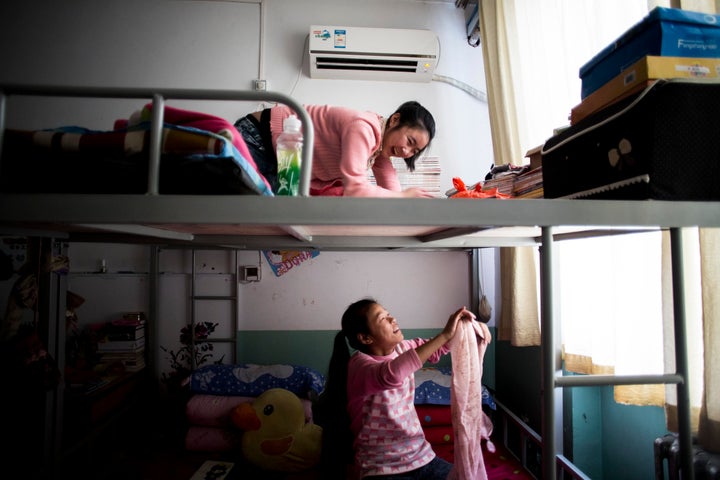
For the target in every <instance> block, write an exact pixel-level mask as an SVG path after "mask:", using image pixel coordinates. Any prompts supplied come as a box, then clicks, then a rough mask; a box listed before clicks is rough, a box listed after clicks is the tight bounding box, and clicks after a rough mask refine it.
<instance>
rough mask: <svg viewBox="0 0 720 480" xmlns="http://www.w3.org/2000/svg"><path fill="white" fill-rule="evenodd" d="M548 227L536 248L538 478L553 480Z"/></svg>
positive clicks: (552, 347)
mask: <svg viewBox="0 0 720 480" xmlns="http://www.w3.org/2000/svg"><path fill="white" fill-rule="evenodd" d="M552 250H553V236H552V227H542V244H541V247H540V295H541V316H540V334H541V355H542V402H543V403H542V412H543V416H542V434H541V437H542V472H543V476H542V478H543V479H545V480H555V479H556V478H557V469H556V465H555V453H556V452H555V435H556V428H555V370H556V362H555V358H556V357H555V322H554V317H553V301H554V297H553V288H554V285H553V255H552V253H553V252H552Z"/></svg>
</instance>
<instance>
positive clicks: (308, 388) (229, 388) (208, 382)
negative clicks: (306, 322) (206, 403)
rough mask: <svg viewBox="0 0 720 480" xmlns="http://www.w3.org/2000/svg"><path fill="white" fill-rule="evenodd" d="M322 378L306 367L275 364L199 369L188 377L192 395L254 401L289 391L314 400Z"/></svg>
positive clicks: (323, 378)
mask: <svg viewBox="0 0 720 480" xmlns="http://www.w3.org/2000/svg"><path fill="white" fill-rule="evenodd" d="M324 385H325V377H324V376H323V375H322V374H321V373H320V372H318V371H317V370H314V369H312V368H310V367H304V366H301V365H289V364H275V365H258V364H252V363H243V364H236V365H203V366H201V367H200V368H198V369H197V370H195V371H194V372H193V374H192V375H191V377H190V389H191V390H192V391H193V392H194V393H206V394H211V395H242V396H246V397H258V396H260V395H261V394H262V393H263V392H265V391H266V390H269V389H271V388H284V389H286V390H290V391H291V392H293V393H294V394H296V395H297V396H298V397H300V398H308V399H311V398H314V397H315V396H316V395H318V394H320V392H321V391H322V389H323V387H324Z"/></svg>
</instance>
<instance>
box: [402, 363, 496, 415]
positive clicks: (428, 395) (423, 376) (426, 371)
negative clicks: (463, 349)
mask: <svg viewBox="0 0 720 480" xmlns="http://www.w3.org/2000/svg"><path fill="white" fill-rule="evenodd" d="M451 385H452V367H426V368H421V369H420V370H418V371H417V372H415V405H423V404H431V405H450V387H451ZM482 403H483V405H487V406H488V407H490V408H491V409H493V410H495V409H496V408H497V406H496V405H495V401H494V400H493V398H492V395H491V394H490V391H489V390H488V389H487V387H485V385H483V386H482Z"/></svg>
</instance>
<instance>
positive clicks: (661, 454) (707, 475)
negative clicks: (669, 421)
mask: <svg viewBox="0 0 720 480" xmlns="http://www.w3.org/2000/svg"><path fill="white" fill-rule="evenodd" d="M693 443H694V442H693ZM654 452H655V480H665V479H667V480H680V444H679V442H678V439H677V435H676V434H674V433H669V434H667V435H663V436H662V437H658V438H656V439H655V444H654ZM666 466H667V476H666V474H665V473H666V469H665V467H666ZM693 467H694V468H693V469H694V470H695V479H696V480H720V454H713V453H709V452H706V451H705V450H703V449H702V448H701V447H699V446H697V445H693Z"/></svg>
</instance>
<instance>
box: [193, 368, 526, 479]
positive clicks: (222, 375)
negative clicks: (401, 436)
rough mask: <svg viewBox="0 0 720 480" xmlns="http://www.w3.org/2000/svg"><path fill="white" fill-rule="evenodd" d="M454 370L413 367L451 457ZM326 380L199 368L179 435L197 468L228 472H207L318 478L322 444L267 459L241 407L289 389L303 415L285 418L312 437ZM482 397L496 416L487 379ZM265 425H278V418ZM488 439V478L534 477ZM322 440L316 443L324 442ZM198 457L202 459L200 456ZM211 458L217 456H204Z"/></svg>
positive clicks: (420, 409) (427, 423)
mask: <svg viewBox="0 0 720 480" xmlns="http://www.w3.org/2000/svg"><path fill="white" fill-rule="evenodd" d="M451 374H452V372H451V369H450V367H432V368H423V369H421V370H419V371H418V372H416V375H415V381H416V389H415V409H416V411H417V413H418V418H419V419H420V422H421V425H422V428H423V431H424V433H425V437H426V438H427V440H428V442H429V443H430V444H431V446H432V448H433V450H434V451H435V453H436V454H437V455H438V456H439V457H441V458H444V459H445V460H448V461H449V462H453V461H454V441H453V440H454V438H453V436H454V435H453V428H452V421H451V412H450V408H451V407H450V380H451ZM323 382H324V377H323V375H322V374H320V373H319V372H317V371H315V370H314V369H312V368H309V367H304V366H299V365H285V364H278V365H255V364H239V365H208V366H203V367H201V368H199V369H198V370H197V371H196V372H194V373H193V375H192V376H191V378H190V381H189V383H188V388H189V396H188V398H187V403H186V405H185V411H184V418H183V421H184V422H185V431H184V435H183V441H182V443H183V448H184V451H185V452H186V453H187V455H188V458H192V459H194V462H195V464H196V465H197V467H198V470H197V473H198V475H202V474H203V472H208V471H210V470H209V469H211V468H212V467H213V466H215V467H216V472H215V473H216V474H218V475H225V476H224V477H222V476H220V477H207V478H227V479H232V478H263V479H265V478H268V479H277V480H285V479H287V480H291V479H297V480H305V479H307V480H310V479H315V478H320V477H319V473H318V471H319V469H318V466H317V464H316V462H317V460H318V458H319V457H318V456H317V454H318V453H319V452H317V451H314V449H313V448H312V446H310V447H308V444H307V443H306V445H305V447H306V448H305V449H304V450H302V451H300V452H294V462H287V461H286V460H284V459H283V458H282V456H279V457H277V459H276V460H269V457H268V456H266V455H263V454H261V453H259V451H257V450H253V449H252V446H249V445H248V443H247V442H246V443H243V441H242V437H243V435H244V434H245V433H244V432H243V431H242V430H240V429H239V428H238V423H239V420H238V415H239V412H240V409H241V408H242V407H241V406H242V405H255V404H256V403H261V404H265V403H263V402H261V401H260V400H262V399H261V396H265V395H271V394H274V395H277V393H276V390H277V389H287V390H289V391H291V392H292V393H294V394H296V395H297V397H298V399H299V402H298V405H299V407H297V408H296V409H295V411H294V414H293V415H295V417H298V416H299V417H301V419H300V420H298V419H297V418H295V419H293V420H289V419H287V420H286V421H288V422H291V423H293V424H294V425H295V427H294V428H295V430H296V431H299V432H300V435H305V436H306V438H305V439H304V441H306V442H310V441H311V439H312V438H315V437H313V431H312V430H311V429H310V428H309V426H310V425H311V424H312V423H313V409H312V407H313V404H314V401H315V400H316V399H317V396H318V395H319V393H320V392H321V391H322V387H323ZM275 398H278V397H277V396H276V397H275ZM482 403H483V409H484V410H486V412H488V413H489V414H490V415H491V417H497V415H496V412H498V411H497V407H496V403H495V401H494V398H493V396H492V394H491V392H490V391H489V390H488V389H487V388H486V387H484V386H483V398H482ZM277 410H279V409H277ZM277 410H276V411H277ZM499 413H503V411H502V410H501V411H500V412H499ZM503 414H504V413H503ZM298 425H301V427H298ZM268 428H274V429H276V430H280V427H278V426H277V425H275V426H273V427H268ZM504 430H505V429H501V430H499V431H504ZM491 441H492V442H493V444H494V445H495V448H494V449H484V450H483V458H484V461H485V467H486V471H487V474H488V478H489V479H498V480H500V479H502V480H505V479H518V480H523V479H533V478H537V477H535V476H533V475H532V474H531V473H530V471H529V470H527V469H525V468H523V467H522V464H521V462H520V460H519V458H518V456H516V455H515V454H514V453H513V452H512V451H511V450H510V449H509V448H508V447H507V445H506V443H505V442H503V441H502V439H500V437H491ZM317 446H318V447H319V444H318V445H317ZM490 450H493V451H490ZM303 454H304V455H306V456H305V458H300V456H301V455H303ZM203 459H205V460H203ZM200 460H203V461H202V462H201V463H198V462H199V461H200ZM206 461H210V462H216V463H205V462H206ZM224 470H227V472H225V471H224ZM211 475H213V474H212V473H211Z"/></svg>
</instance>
